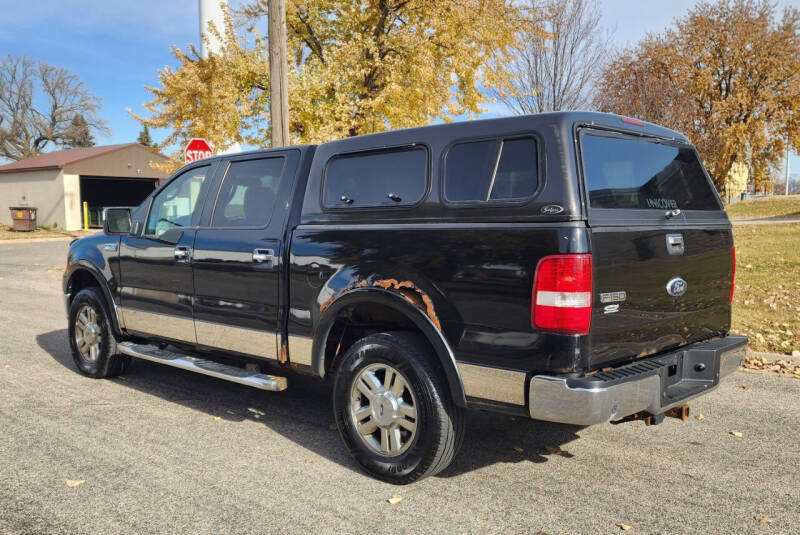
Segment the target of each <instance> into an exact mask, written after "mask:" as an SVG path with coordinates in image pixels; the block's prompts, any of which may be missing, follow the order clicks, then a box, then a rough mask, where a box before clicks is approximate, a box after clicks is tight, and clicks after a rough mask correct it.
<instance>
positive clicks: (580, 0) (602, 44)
mask: <svg viewBox="0 0 800 535" xmlns="http://www.w3.org/2000/svg"><path fill="white" fill-rule="evenodd" d="M527 4H528V8H529V11H528V12H530V13H539V14H541V15H542V16H544V19H545V25H544V26H545V29H546V30H547V31H548V33H549V36H548V35H543V34H542V33H541V32H537V31H535V30H534V31H528V32H525V34H524V35H522V36H521V38H520V45H519V47H517V49H516V50H515V54H514V55H515V57H514V59H513V60H512V61H511V64H510V66H509V67H508V70H509V71H510V72H511V74H512V75H513V77H514V78H513V80H512V82H511V85H512V87H513V90H512V91H511V92H510V93H509V92H503V91H493V92H492V94H493V96H494V97H495V98H497V99H498V100H499V101H500V102H502V103H503V104H505V105H506V106H507V107H508V108H509V109H510V110H511V111H512V112H514V113H517V114H525V113H541V112H546V111H556V110H565V109H585V108H589V107H590V106H591V103H592V97H593V94H592V93H593V91H592V85H593V82H594V80H595V79H596V78H597V76H598V74H599V72H600V69H601V68H602V66H603V63H604V60H605V57H606V55H607V53H608V50H609V48H610V45H609V43H610V39H611V35H610V34H609V33H604V32H603V31H602V30H601V28H600V9H599V7H598V5H597V3H596V0H543V1H535V0H528V1H527ZM535 27H538V25H536V26H535Z"/></svg>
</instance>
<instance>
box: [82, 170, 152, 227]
mask: <svg viewBox="0 0 800 535" xmlns="http://www.w3.org/2000/svg"><path fill="white" fill-rule="evenodd" d="M157 183H158V180H156V179H154V178H110V177H98V176H81V202H82V203H83V202H88V203H89V221H90V224H91V225H92V226H101V225H102V220H101V214H102V212H103V208H107V207H109V206H131V207H133V206H138V205H139V204H140V203H141V202H142V201H143V200H145V198H147V196H148V195H150V193H152V191H153V190H154V189H155V187H156V185H157Z"/></svg>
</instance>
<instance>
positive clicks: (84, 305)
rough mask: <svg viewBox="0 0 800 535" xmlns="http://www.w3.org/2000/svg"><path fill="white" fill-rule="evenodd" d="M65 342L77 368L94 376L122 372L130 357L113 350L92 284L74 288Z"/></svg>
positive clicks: (107, 323)
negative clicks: (75, 289) (67, 337)
mask: <svg viewBox="0 0 800 535" xmlns="http://www.w3.org/2000/svg"><path fill="white" fill-rule="evenodd" d="M69 345H70V349H71V350H72V359H73V360H74V361H75V365H76V366H77V367H78V370H79V371H80V372H81V373H82V374H84V375H86V376H88V377H93V378H96V379H100V378H103V377H113V376H115V375H120V374H122V373H124V372H125V370H126V369H127V368H128V365H129V363H130V357H128V356H125V355H120V354H118V353H117V341H116V339H115V338H114V333H113V332H112V331H111V322H110V319H109V316H108V310H107V307H106V305H105V301H104V299H103V296H102V295H101V294H100V292H99V291H98V290H97V289H95V288H85V289H83V290H81V291H80V292H78V295H76V296H75V298H74V299H73V300H72V303H71V304H70V307H69Z"/></svg>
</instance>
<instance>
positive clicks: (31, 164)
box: [0, 143, 163, 173]
mask: <svg viewBox="0 0 800 535" xmlns="http://www.w3.org/2000/svg"><path fill="white" fill-rule="evenodd" d="M128 147H142V148H145V147H144V145H140V144H139V143H120V144H119V145H102V146H99V147H81V148H78V149H67V150H59V151H56V152H48V153H46V154H40V155H38V156H32V157H31V158H25V159H23V160H18V161H16V162H11V163H9V164H6V165H2V166H0V173H8V172H10V171H28V170H34V169H63V168H64V166H67V165H70V164H73V163H76V162H80V161H82V160H88V159H90V158H95V157H97V156H101V155H103V154H108V153H109V152H114V151H117V150H121V149H125V148H128ZM162 157H163V156H162Z"/></svg>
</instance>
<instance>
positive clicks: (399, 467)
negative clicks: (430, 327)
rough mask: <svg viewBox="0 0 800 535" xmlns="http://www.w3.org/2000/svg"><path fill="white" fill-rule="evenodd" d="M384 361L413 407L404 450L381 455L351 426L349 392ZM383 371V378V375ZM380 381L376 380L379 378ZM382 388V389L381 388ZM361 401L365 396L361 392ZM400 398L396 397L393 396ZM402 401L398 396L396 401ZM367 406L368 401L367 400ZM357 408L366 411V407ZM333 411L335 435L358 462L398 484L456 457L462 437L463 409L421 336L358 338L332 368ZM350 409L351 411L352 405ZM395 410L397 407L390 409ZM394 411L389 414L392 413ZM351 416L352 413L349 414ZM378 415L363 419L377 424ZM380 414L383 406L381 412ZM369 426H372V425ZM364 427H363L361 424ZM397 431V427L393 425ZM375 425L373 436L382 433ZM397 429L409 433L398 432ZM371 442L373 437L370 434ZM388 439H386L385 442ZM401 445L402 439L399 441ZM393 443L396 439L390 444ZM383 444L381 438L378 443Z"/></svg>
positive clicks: (398, 334)
mask: <svg viewBox="0 0 800 535" xmlns="http://www.w3.org/2000/svg"><path fill="white" fill-rule="evenodd" d="M385 365H389V366H390V367H391V368H384V370H387V369H389V370H394V371H396V372H399V374H400V375H401V379H404V380H405V381H404V383H405V385H406V387H405V389H404V390H403V392H404V393H403V394H402V395H403V396H405V398H406V400H410V399H411V398H412V397H413V404H414V405H415V407H416V411H415V417H416V418H415V419H414V420H410V421H412V422H414V423H415V424H416V429H415V431H414V434H413V435H411V437H412V438H411V439H410V440H407V442H408V445H406V446H405V447H406V448H407V449H405V451H402V448H396V449H397V451H402V452H401V453H398V454H396V455H389V456H387V455H384V454H381V453H379V452H377V451H376V450H375V446H372V447H370V446H369V445H368V441H369V439H368V438H362V436H361V434H360V433H359V432H358V431H357V429H356V423H355V421H356V419H357V417H356V416H355V415H354V414H355V413H354V412H351V409H352V407H353V405H352V404H353V403H356V406H358V405H359V404H360V403H361V402H359V401H353V396H354V395H355V396H356V397H358V396H359V394H358V393H356V392H355V391H354V390H353V389H357V386H356V385H354V382H355V381H356V380H357V379H359V378H360V377H363V372H365V371H370V370H372V369H375V370H376V373H378V374H380V369H381V366H385ZM386 373H390V372H385V374H384V376H383V377H384V379H385V377H386ZM384 379H381V381H384ZM381 391H382V392H384V393H385V392H386V390H385V389H384V390H381ZM361 399H362V400H367V399H368V398H367V397H366V396H364V397H363V398H361ZM397 399H400V398H397ZM400 401H401V402H402V399H400ZM364 402H366V403H369V404H370V407H372V402H367V401H364ZM362 409H364V410H367V409H366V407H362ZM333 410H334V417H335V419H336V425H337V427H338V428H339V434H340V435H341V436H342V439H343V440H344V443H345V445H346V446H347V447H348V449H349V450H350V453H351V454H352V455H353V457H354V458H355V459H356V461H358V463H359V464H360V465H361V466H362V467H363V468H364V469H365V470H366V471H367V472H368V473H369V474H371V475H372V476H374V477H376V478H377V479H380V480H383V481H386V482H388V483H393V484H397V485H405V484H408V483H412V482H414V481H417V480H419V479H422V478H424V477H427V476H431V475H434V474H436V473H438V472H440V471H442V470H444V469H445V468H446V467H447V466H448V465H449V464H450V462H451V461H452V460H453V458H454V457H455V455H456V453H457V452H458V450H459V448H460V447H461V443H462V441H463V438H464V410H463V409H461V408H459V407H457V406H456V405H455V404H454V403H453V400H452V398H451V396H450V390H449V388H448V386H447V381H446V379H445V377H444V373H443V372H442V370H441V367H440V365H439V362H438V360H437V358H436V355H434V354H433V350H432V349H431V348H430V346H429V345H428V344H427V343H426V342H425V340H424V339H423V338H422V337H420V336H418V335H416V334H412V333H405V332H387V333H379V334H373V335H370V336H367V337H365V338H362V339H361V340H359V341H358V342H356V343H355V344H353V345H352V346H351V347H350V348H349V349H348V350H347V352H346V353H345V355H344V357H343V358H342V360H341V362H340V364H339V366H338V367H337V369H336V374H335V379H334V384H333ZM352 410H355V409H352ZM394 412H396V411H394ZM394 412H393V413H394ZM351 414H353V415H351ZM376 414H377V413H372V412H371V413H370V415H368V416H366V419H365V420H362V422H367V423H369V422H370V421H374V422H377V420H375V418H377V416H375V415H376ZM380 416H381V417H383V410H382V409H381V410H380ZM373 425H374V424H373ZM362 429H363V428H362ZM398 429H399V428H398ZM382 432H383V431H382V430H381V429H380V428H376V431H375V433H376V435H375V436H379V437H383V435H382V434H381V433H382ZM402 433H404V434H407V433H409V432H407V431H405V430H403V431H402ZM373 440H376V441H377V439H375V438H373ZM389 442H391V440H390V441H389ZM401 443H402V441H401ZM395 444H397V442H395ZM380 445H381V447H383V442H381V444H380Z"/></svg>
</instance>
